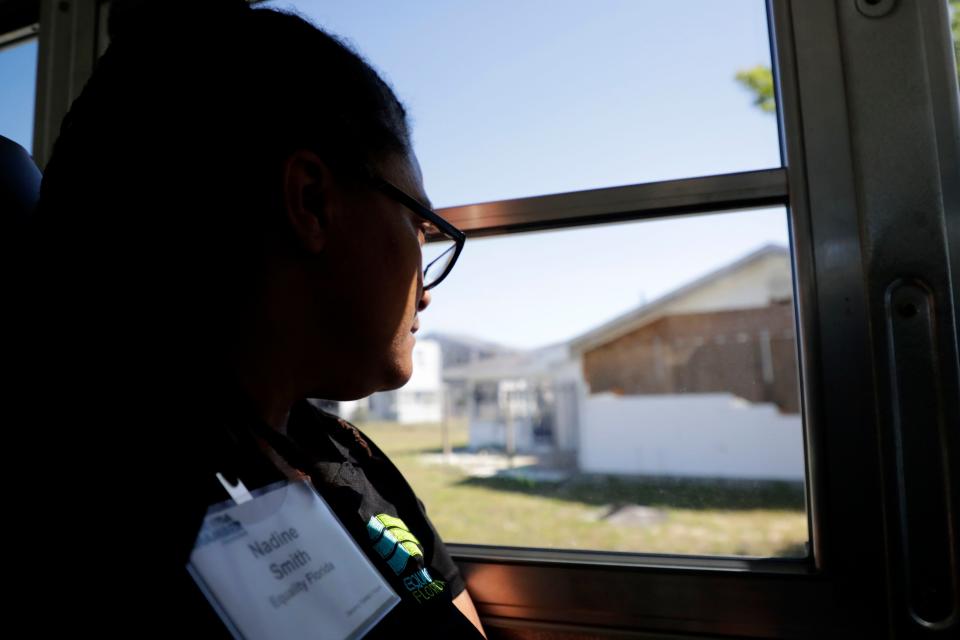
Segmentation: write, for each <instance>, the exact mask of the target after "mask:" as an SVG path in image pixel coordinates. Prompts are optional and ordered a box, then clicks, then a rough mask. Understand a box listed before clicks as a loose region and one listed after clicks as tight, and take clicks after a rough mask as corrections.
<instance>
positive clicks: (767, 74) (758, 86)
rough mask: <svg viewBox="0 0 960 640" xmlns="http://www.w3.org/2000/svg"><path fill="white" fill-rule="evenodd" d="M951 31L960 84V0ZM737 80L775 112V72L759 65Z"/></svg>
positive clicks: (953, 6) (954, 0)
mask: <svg viewBox="0 0 960 640" xmlns="http://www.w3.org/2000/svg"><path fill="white" fill-rule="evenodd" d="M949 7H950V9H949V10H950V31H951V32H952V33H953V55H954V59H955V60H956V67H957V83H958V84H960V0H950V4H949ZM736 80H737V82H739V83H740V84H742V85H743V86H745V87H746V88H747V89H748V90H750V92H751V93H752V94H753V104H755V105H757V106H758V107H760V109H762V110H763V111H766V112H768V113H773V112H774V111H776V109H777V104H776V100H775V98H774V95H773V74H772V73H771V71H770V68H769V67H765V66H763V65H757V66H756V67H753V68H752V69H742V70H740V71H738V72H737V75H736Z"/></svg>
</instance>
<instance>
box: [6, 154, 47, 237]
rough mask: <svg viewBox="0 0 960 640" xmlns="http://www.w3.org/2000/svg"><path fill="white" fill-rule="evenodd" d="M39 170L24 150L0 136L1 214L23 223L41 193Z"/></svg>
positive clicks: (8, 221) (9, 221) (7, 221)
mask: <svg viewBox="0 0 960 640" xmlns="http://www.w3.org/2000/svg"><path fill="white" fill-rule="evenodd" d="M41 178H42V174H41V173H40V169H38V168H37V165H36V164H34V162H33V158H31V157H30V154H29V153H27V150H26V149H24V148H23V147H21V146H20V145H18V144H17V143H16V142H14V141H13V140H10V139H8V138H4V137H3V136H0V215H2V216H3V217H4V218H6V222H5V225H9V224H10V223H11V217H12V218H13V220H15V221H16V223H23V222H25V221H26V219H27V218H28V217H29V216H30V213H31V212H32V211H33V209H34V207H36V206H37V200H38V199H39V197H40V179H41Z"/></svg>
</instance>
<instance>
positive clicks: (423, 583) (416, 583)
mask: <svg viewBox="0 0 960 640" xmlns="http://www.w3.org/2000/svg"><path fill="white" fill-rule="evenodd" d="M367 534H368V535H369V536H370V540H371V542H372V543H373V548H374V549H375V550H376V552H377V553H378V554H380V557H381V558H383V559H384V560H385V561H386V562H387V564H388V565H389V566H390V568H391V569H393V572H394V573H395V574H397V576H400V577H401V578H402V580H403V586H405V587H406V588H407V591H409V592H410V594H411V595H412V596H413V598H414V599H415V600H416V601H417V602H420V603H423V602H426V601H427V600H430V599H431V598H433V597H434V596H436V595H437V594H440V593H442V592H443V588H444V586H446V583H445V582H444V581H443V580H434V579H433V578H432V577H431V576H430V572H429V571H427V568H426V567H424V566H423V547H422V546H421V545H420V541H419V540H417V537H416V536H415V535H413V534H412V533H410V530H409V529H408V528H407V525H406V524H404V522H403V520H401V519H400V518H395V517H393V516H389V515H387V514H385V513H381V514H380V515H376V516H373V517H371V518H370V520H369V521H368V522H367ZM417 559H419V561H417Z"/></svg>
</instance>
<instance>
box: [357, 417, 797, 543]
mask: <svg viewBox="0 0 960 640" xmlns="http://www.w3.org/2000/svg"><path fill="white" fill-rule="evenodd" d="M358 426H359V427H360V428H361V429H362V430H363V431H364V432H365V433H367V434H368V435H369V436H370V437H371V438H372V439H373V440H374V441H375V442H376V443H377V444H378V445H380V447H381V448H382V449H384V451H386V452H387V453H388V454H389V455H390V457H391V459H392V460H393V461H394V463H395V464H396V465H397V467H399V468H400V470H401V471H402V472H403V474H404V475H405V476H406V478H407V480H408V481H409V482H410V484H411V485H412V486H413V487H414V489H415V490H416V491H417V494H418V495H419V496H420V498H421V499H422V500H423V502H424V503H425V504H426V505H427V508H428V509H429V515H430V519H431V520H432V521H433V523H434V525H435V526H436V527H437V529H438V530H439V531H440V534H441V535H442V536H443V538H444V539H445V540H446V541H448V542H464V543H474V544H495V545H507V546H532V547H547V548H567V549H591V550H603V551H633V552H648V553H682V554H705V555H746V556H798V555H803V554H804V545H805V543H806V541H807V518H806V512H805V511H804V507H803V491H802V487H800V486H799V485H795V484H792V483H785V482H731V481H719V480H716V481H707V480H690V479H676V478H642V477H637V478H630V477H624V476H602V475H588V474H579V475H576V476H574V477H572V478H570V479H569V480H566V481H564V482H561V483H554V482H535V481H532V480H529V479H519V478H504V477H494V478H475V477H471V476H469V475H468V474H467V473H466V472H465V471H463V470H462V469H460V468H459V467H456V466H453V465H449V466H448V465H443V464H436V463H430V462H427V461H425V460H424V454H425V453H436V452H439V451H441V442H442V440H441V430H440V427H439V426H437V425H399V424H395V423H382V422H381V423H373V422H368V423H365V424H359V425H358ZM451 444H452V446H453V447H454V448H460V447H465V446H466V444H467V428H466V425H465V424H462V423H461V424H456V425H454V426H453V427H452V428H451ZM624 505H643V506H647V507H654V508H657V509H659V510H661V511H662V514H663V519H662V520H660V521H658V522H656V523H654V524H617V523H614V522H610V521H608V520H607V519H605V516H607V515H608V514H609V513H610V512H611V511H613V510H616V508H617V507H619V506H624Z"/></svg>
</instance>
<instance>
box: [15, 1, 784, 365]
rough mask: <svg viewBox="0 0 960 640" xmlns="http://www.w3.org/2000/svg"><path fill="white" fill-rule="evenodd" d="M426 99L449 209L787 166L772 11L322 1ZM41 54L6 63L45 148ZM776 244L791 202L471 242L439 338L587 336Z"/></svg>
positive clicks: (446, 286)
mask: <svg viewBox="0 0 960 640" xmlns="http://www.w3.org/2000/svg"><path fill="white" fill-rule="evenodd" d="M265 4H267V5H268V6H274V7H279V8H290V7H293V8H295V9H296V10H298V11H299V12H300V13H301V14H303V15H304V16H306V17H308V18H309V19H311V20H312V21H313V22H315V23H316V24H318V25H319V26H322V27H324V28H326V29H328V30H329V31H331V32H333V33H335V34H337V35H339V36H340V37H342V38H344V39H345V40H347V41H348V42H349V43H350V44H351V45H352V46H354V47H355V48H356V49H357V50H358V51H360V52H361V53H362V54H363V55H364V56H365V57H366V58H367V60H368V61H370V62H371V64H372V65H373V66H374V67H375V68H377V69H378V70H379V71H380V72H381V74H382V75H383V76H384V77H385V78H386V79H387V81H388V82H389V83H390V84H391V85H392V86H393V87H394V89H395V91H396V92H397V94H398V96H399V97H400V99H401V100H402V101H403V102H404V104H405V105H406V106H407V109H408V112H409V114H410V118H411V121H412V126H413V143H414V149H415V151H416V153H417V156H418V158H419V161H420V164H421V167H422V170H423V175H424V181H425V186H426V189H427V193H428V195H429V196H430V198H431V199H432V200H433V202H434V204H435V205H436V206H437V207H439V208H441V213H442V207H446V206H452V205H461V204H471V203H477V202H488V201H493V200H500V199H509V198H519V197H525V196H535V195H543V194H549V193H561V192H569V191H576V190H579V189H590V188H597V187H608V186H619V185H627V184H638V183H643V182H650V181H657V180H668V179H675V178H684V177H692V176H702V175H711V174H717V173H731V172H737V171H749V170H754V169H763V168H769V167H776V166H780V150H779V145H778V134H777V125H776V119H775V118H774V117H773V116H772V115H770V114H767V113H763V112H761V111H760V110H759V109H757V108H756V107H754V106H753V105H752V104H751V95H750V94H749V92H748V91H746V90H745V89H744V88H743V87H741V86H740V85H739V84H738V83H736V81H735V80H734V75H735V74H736V72H737V71H738V70H739V69H744V68H749V67H753V66H755V65H758V64H762V65H767V66H769V64H770V54H769V42H768V36H767V26H766V15H765V9H764V2H763V0H730V1H726V2H717V1H716V0H684V2H662V1H659V0H654V1H651V0H594V1H592V2H589V3H587V2H582V1H570V0H509V1H508V0H485V1H483V2H469V3H468V2H458V1H453V0H417V1H416V2H396V0H312V1H300V2H296V3H291V2H268V3H265ZM35 66H36V44H35V43H31V44H26V45H20V46H18V47H14V48H8V49H5V50H3V51H0V92H2V93H0V134H2V135H5V136H8V137H11V138H13V139H14V140H16V141H18V142H20V143H21V144H23V145H24V146H26V147H27V148H28V149H29V147H30V144H29V143H30V139H31V134H30V129H31V127H32V120H33V118H32V105H33V94H34V91H35V79H34V77H35ZM768 243H775V244H780V245H787V244H788V243H789V240H788V231H787V214H786V211H785V210H784V209H783V208H782V207H778V208H773V209H761V210H752V211H746V212H729V213H724V214H710V215H701V216H684V217H681V218H671V219H668V220H658V221H652V222H642V223H622V224H616V225H603V226H599V227H589V228H578V229H572V230H564V231H553V232H540V233H526V234H515V235H510V236H500V237H496V238H485V239H470V240H468V241H467V245H466V247H465V249H464V251H463V254H462V255H461V257H460V260H459V262H458V263H457V266H456V267H455V269H454V271H453V273H452V274H451V275H450V277H449V278H448V279H447V280H445V281H444V282H443V283H442V284H441V285H440V286H439V287H437V288H436V289H435V290H434V295H433V303H432V304H431V306H430V308H428V309H427V310H426V311H425V312H424V313H423V315H422V317H421V335H427V334H429V333H431V332H435V331H439V332H450V333H459V334H469V335H473V336H476V337H478V338H483V339H486V340H491V341H494V342H499V343H502V344H505V345H510V346H515V347H524V348H530V347H536V346H541V345H546V344H551V343H555V342H558V341H562V340H567V339H569V338H572V337H574V336H576V335H579V334H580V333H583V332H585V331H587V330H589V329H591V328H593V327H595V326H598V325H600V324H603V323H604V322H606V321H607V320H609V319H610V318H612V317H614V316H616V315H618V314H620V313H623V312H625V311H628V310H629V309H631V308H633V307H635V306H637V305H638V304H640V303H642V302H643V301H649V300H651V299H654V298H656V297H658V296H660V295H663V294H665V293H667V292H669V291H671V290H672V289H675V288H676V287H678V286H681V285H682V284H684V283H686V282H688V281H690V280H693V279H695V278H697V277H698V276H700V275H703V274H704V273H707V272H709V271H712V270H713V269H716V268H718V267H720V266H722V265H724V264H726V263H728V262H731V261H733V260H735V259H737V258H738V257H741V256H742V255H744V254H746V253H749V252H750V251H752V250H754V249H756V248H758V247H760V246H763V245H765V244H768Z"/></svg>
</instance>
